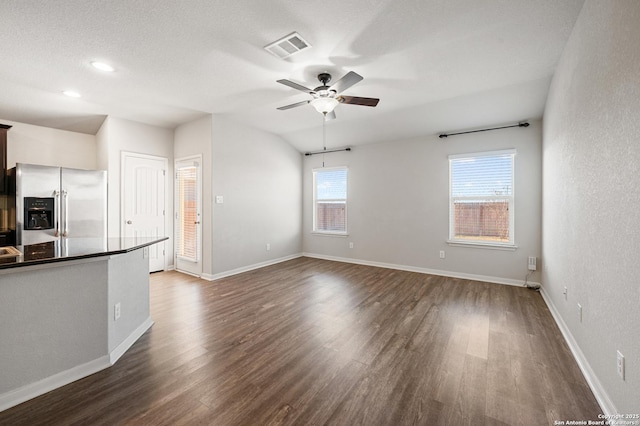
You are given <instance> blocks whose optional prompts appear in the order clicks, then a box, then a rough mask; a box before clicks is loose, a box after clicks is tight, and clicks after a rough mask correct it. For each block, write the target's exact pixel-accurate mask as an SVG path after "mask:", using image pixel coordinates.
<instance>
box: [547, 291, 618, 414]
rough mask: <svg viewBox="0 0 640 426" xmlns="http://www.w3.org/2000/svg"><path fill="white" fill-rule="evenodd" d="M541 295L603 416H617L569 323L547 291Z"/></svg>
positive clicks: (616, 411)
mask: <svg viewBox="0 0 640 426" xmlns="http://www.w3.org/2000/svg"><path fill="white" fill-rule="evenodd" d="M540 294H541V295H542V299H543V300H544V302H545V303H546V304H547V307H548V308H549V311H550V312H551V315H552V316H553V319H554V320H555V322H556V324H557V325H558V328H559V329H560V332H561V333H562V336H564V340H565V341H566V342H567V345H568V346H569V349H570V350H571V353H572V354H573V358H574V359H575V360H576V362H577V363H578V367H579V368H580V371H582V375H583V376H584V378H585V380H586V381H587V384H588V385H589V388H591V392H593V396H595V398H596V401H598V404H599V405H600V408H601V409H602V412H603V414H605V415H614V414H617V413H618V410H617V409H616V407H615V405H614V404H613V401H611V398H609V394H607V392H606V390H605V389H604V387H603V386H602V384H601V383H600V380H598V376H596V374H595V373H594V371H593V369H591V365H589V362H588V361H587V358H586V357H585V356H584V353H582V350H581V349H580V345H578V342H576V339H574V337H573V334H571V331H570V330H569V327H568V326H567V323H565V322H564V320H563V319H562V315H560V312H559V311H558V309H556V306H555V305H554V303H553V301H552V300H551V298H550V297H549V295H548V294H547V292H546V291H545V289H544V287H542V288H541V289H540Z"/></svg>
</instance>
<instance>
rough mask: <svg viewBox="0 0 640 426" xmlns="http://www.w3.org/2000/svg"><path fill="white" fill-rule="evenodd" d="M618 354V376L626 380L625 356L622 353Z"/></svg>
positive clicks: (618, 352)
mask: <svg viewBox="0 0 640 426" xmlns="http://www.w3.org/2000/svg"><path fill="white" fill-rule="evenodd" d="M616 352H617V357H616V370H617V371H618V376H620V378H621V379H622V380H624V355H622V354H621V353H620V351H616Z"/></svg>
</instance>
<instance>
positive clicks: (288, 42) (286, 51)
mask: <svg viewBox="0 0 640 426" xmlns="http://www.w3.org/2000/svg"><path fill="white" fill-rule="evenodd" d="M310 47H311V45H310V44H309V43H307V42H306V41H305V39H303V38H302V36H300V34H298V33H296V32H293V33H291V34H289V35H288V36H285V37H282V38H281V39H280V40H276V41H274V42H273V43H270V44H268V45H266V46H265V47H264V50H266V51H267V52H269V53H271V54H272V55H275V56H277V57H278V58H280V59H284V58H286V57H288V56H291V55H293V54H294V53H298V52H300V51H301V50H305V49H308V48H310Z"/></svg>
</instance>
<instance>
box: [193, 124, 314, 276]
mask: <svg viewBox="0 0 640 426" xmlns="http://www.w3.org/2000/svg"><path fill="white" fill-rule="evenodd" d="M212 155H213V169H212V173H213V176H212V182H213V186H212V187H211V190H212V191H213V195H214V199H215V196H216V195H222V196H223V197H224V203H223V204H213V251H212V256H213V275H214V277H216V276H219V275H220V274H225V273H228V272H229V271H233V270H235V269H238V268H245V267H250V266H251V265H258V264H261V263H265V262H270V261H274V260H276V259H282V258H286V257H289V256H295V255H298V254H300V252H301V251H302V247H301V238H300V228H301V212H300V211H301V207H300V206H301V202H302V183H301V168H302V160H301V154H300V153H299V152H298V151H296V150H295V149H294V148H293V147H291V146H290V145H289V144H287V143H286V142H284V141H283V140H282V139H281V138H279V137H277V136H275V135H272V134H270V133H265V132H262V131H259V130H256V129H253V128H250V127H247V126H243V125H240V124H237V123H234V122H232V121H229V120H226V119H224V118H222V117H219V116H213V152H212ZM205 190H206V186H205ZM267 243H269V244H271V250H270V251H267V250H266V244H267Z"/></svg>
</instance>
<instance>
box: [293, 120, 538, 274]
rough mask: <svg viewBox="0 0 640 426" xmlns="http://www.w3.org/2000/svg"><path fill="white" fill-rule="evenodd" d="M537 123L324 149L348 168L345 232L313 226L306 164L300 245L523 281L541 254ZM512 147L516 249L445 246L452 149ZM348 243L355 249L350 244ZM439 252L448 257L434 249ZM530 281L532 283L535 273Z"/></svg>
mask: <svg viewBox="0 0 640 426" xmlns="http://www.w3.org/2000/svg"><path fill="white" fill-rule="evenodd" d="M541 139H542V126H541V123H540V122H539V121H537V122H532V124H531V126H530V127H528V128H526V129H525V128H512V129H505V130H497V131H493V132H484V133H475V134H470V135H463V136H456V137H449V138H447V139H440V138H438V136H437V135H432V136H427V137H424V138H419V139H412V140H405V141H393V142H387V143H382V144H375V145H366V146H357V147H354V149H353V151H351V152H349V153H347V152H341V153H332V154H326V155H325V158H324V161H325V166H327V167H329V166H348V168H349V183H348V208H347V209H348V232H349V235H348V237H346V238H345V237H335V236H319V235H314V234H312V233H311V230H312V197H313V188H312V170H313V168H317V167H321V166H322V161H323V158H322V156H321V155H314V156H311V157H306V158H305V161H304V203H303V217H304V220H303V228H302V234H303V247H304V252H305V253H307V254H309V255H314V256H320V257H329V258H342V259H347V260H349V261H355V262H363V263H371V264H375V263H380V264H389V265H394V266H400V267H408V268H407V269H417V270H422V271H424V272H434V273H442V274H444V275H452V276H465V277H467V276H468V277H471V278H473V277H476V278H479V279H486V280H489V281H494V282H504V283H508V284H521V283H522V282H523V281H524V278H525V275H526V273H527V257H528V256H536V257H540V214H541V207H540V201H541V164H540V163H541ZM509 148H515V149H516V150H517V154H516V164H515V173H516V178H515V179H516V181H515V243H516V245H517V246H518V248H517V249H516V250H515V251H505V250H493V249H487V248H471V247H458V246H449V245H448V244H447V243H446V241H447V239H448V237H449V235H448V233H449V222H448V221H449V204H448V203H449V201H448V200H449V198H448V197H449V163H448V156H449V154H458V153H472V152H482V151H493V150H500V149H509ZM350 242H353V244H354V248H353V249H350V248H349V243H350ZM440 250H444V251H445V254H446V258H445V259H440V257H439V252H440ZM530 279H531V280H533V281H536V280H537V279H538V276H537V275H533V276H532V277H531V278H530Z"/></svg>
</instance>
